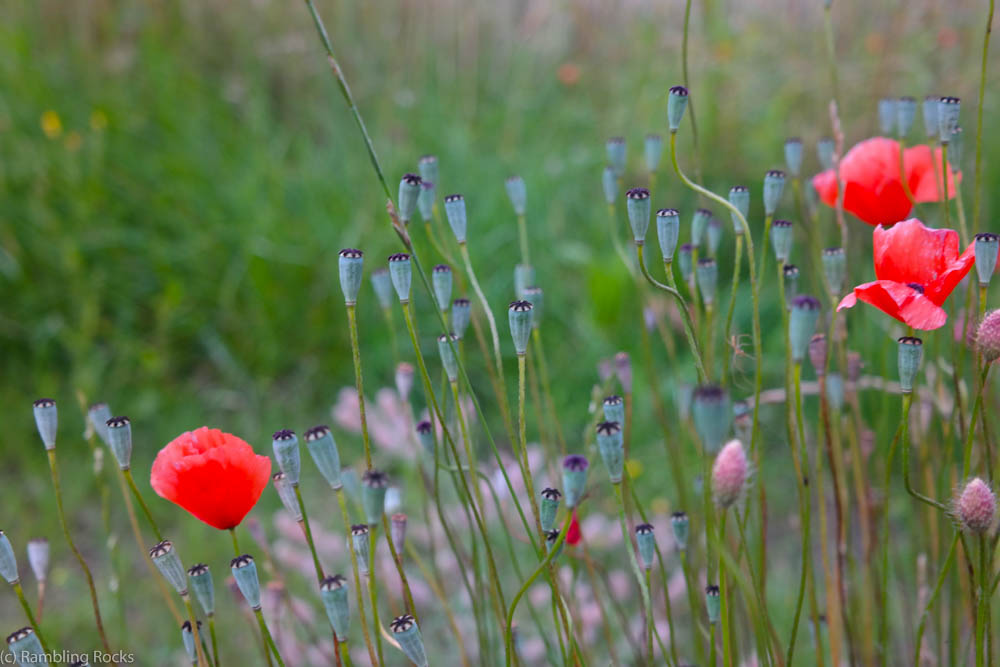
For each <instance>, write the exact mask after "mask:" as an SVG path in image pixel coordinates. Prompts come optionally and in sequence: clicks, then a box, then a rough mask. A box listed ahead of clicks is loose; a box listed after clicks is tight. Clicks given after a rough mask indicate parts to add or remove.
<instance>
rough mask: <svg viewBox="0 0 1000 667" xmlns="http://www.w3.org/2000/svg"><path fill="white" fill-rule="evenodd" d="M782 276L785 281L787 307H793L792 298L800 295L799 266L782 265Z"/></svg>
mask: <svg viewBox="0 0 1000 667" xmlns="http://www.w3.org/2000/svg"><path fill="white" fill-rule="evenodd" d="M781 277H782V279H783V280H784V281H785V307H786V308H791V307H792V300H793V299H795V297H797V296H798V295H799V267H797V266H795V265H794V264H785V265H784V266H783V267H781Z"/></svg>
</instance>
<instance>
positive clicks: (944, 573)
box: [913, 530, 959, 665]
mask: <svg viewBox="0 0 1000 667" xmlns="http://www.w3.org/2000/svg"><path fill="white" fill-rule="evenodd" d="M958 535H959V532H958V531H957V530H956V531H955V536H954V537H952V538H951V546H950V547H948V555H947V557H945V561H944V565H942V566H941V574H939V575H938V579H937V583H936V584H935V585H934V590H933V591H932V592H931V595H930V597H928V598H927V605H926V606H925V607H924V611H923V613H922V614H920V624H919V625H918V626H917V641H916V642H914V644H913V664H914V665H919V664H920V657H921V654H922V653H923V651H922V650H921V649H922V648H923V646H922V645H923V643H924V642H923V639H924V629H925V628H926V627H927V616H928V615H929V614H930V612H931V607H933V606H934V602H935V601H936V600H937V596H938V594H939V593H940V592H941V587H942V585H944V581H945V579H946V578H947V577H948V572H949V571H950V570H951V564H952V563H954V562H955V547H956V546H957V545H958Z"/></svg>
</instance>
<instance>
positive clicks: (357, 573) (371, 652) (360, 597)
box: [233, 487, 380, 667]
mask: <svg viewBox="0 0 1000 667" xmlns="http://www.w3.org/2000/svg"><path fill="white" fill-rule="evenodd" d="M336 493H337V504H338V505H339V506H340V516H341V519H342V520H343V521H344V531H345V534H346V535H347V552H348V553H349V554H350V555H351V571H352V572H353V573H354V597H355V601H356V602H357V604H358V616H359V617H360V618H361V633H362V634H363V635H364V637H365V647H366V648H367V649H368V659H369V661H370V662H371V664H372V667H376V665H379V664H380V663H379V661H378V658H377V657H376V656H375V647H374V646H373V645H372V638H371V635H370V634H369V632H368V619H367V616H366V614H365V598H364V593H363V592H362V590H361V570H360V568H359V567H358V555H357V554H356V553H354V547H353V546H352V540H353V538H352V537H351V518H350V516H348V514H347V501H346V500H345V499H344V488H343V487H340V488H339V489H337V490H336ZM235 540H236V533H235V532H234V533H233V544H234V546H236V543H235ZM236 553H239V547H237V549H236Z"/></svg>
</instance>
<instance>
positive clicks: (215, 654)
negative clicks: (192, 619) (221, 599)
mask: <svg viewBox="0 0 1000 667" xmlns="http://www.w3.org/2000/svg"><path fill="white" fill-rule="evenodd" d="M208 636H209V638H210V639H211V640H212V664H214V665H215V667H221V665H222V663H220V662H219V641H218V640H217V639H216V637H215V614H208Z"/></svg>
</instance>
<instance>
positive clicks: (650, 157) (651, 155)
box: [643, 133, 663, 174]
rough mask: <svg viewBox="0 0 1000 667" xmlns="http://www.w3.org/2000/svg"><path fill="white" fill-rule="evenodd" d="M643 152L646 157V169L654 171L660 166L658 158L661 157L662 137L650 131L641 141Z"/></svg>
mask: <svg viewBox="0 0 1000 667" xmlns="http://www.w3.org/2000/svg"><path fill="white" fill-rule="evenodd" d="M643 153H644V157H645V158H646V171H648V172H649V173H651V174H652V173H655V172H656V168H657V167H659V166H660V158H661V157H663V137H661V136H660V135H658V134H654V133H650V134H647V135H646V139H645V141H644V142H643Z"/></svg>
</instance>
